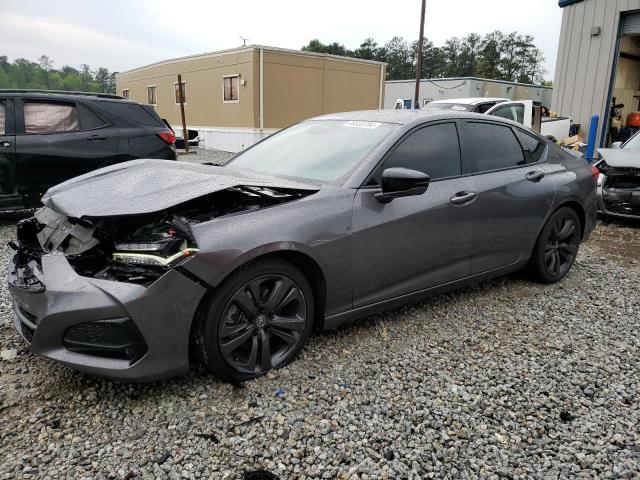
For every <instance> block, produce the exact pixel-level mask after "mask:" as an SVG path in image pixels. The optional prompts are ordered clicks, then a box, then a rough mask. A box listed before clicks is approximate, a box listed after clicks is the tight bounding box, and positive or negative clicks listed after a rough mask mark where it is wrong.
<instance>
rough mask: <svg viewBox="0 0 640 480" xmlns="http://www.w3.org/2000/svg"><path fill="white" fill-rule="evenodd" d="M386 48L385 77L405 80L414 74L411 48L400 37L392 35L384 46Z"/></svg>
mask: <svg viewBox="0 0 640 480" xmlns="http://www.w3.org/2000/svg"><path fill="white" fill-rule="evenodd" d="M384 48H385V50H386V62H387V79H388V80H406V79H409V78H412V77H413V76H414V74H415V65H414V63H413V61H412V58H411V49H410V48H409V45H408V44H407V41H406V40H405V39H404V38H402V37H393V38H392V39H391V40H389V42H387V43H386V44H385V46H384Z"/></svg>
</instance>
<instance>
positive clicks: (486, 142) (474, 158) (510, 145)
mask: <svg viewBox="0 0 640 480" xmlns="http://www.w3.org/2000/svg"><path fill="white" fill-rule="evenodd" d="M464 130H465V137H466V145H467V148H466V151H465V158H466V170H467V171H466V173H480V172H487V171H491V170H500V169H503V168H513V167H518V166H521V165H524V164H525V163H526V162H525V159H524V154H523V151H522V146H521V145H520V142H518V140H517V139H516V136H515V134H514V133H513V130H511V128H510V127H508V126H503V125H497V124H493V123H483V122H466V123H465V125H464Z"/></svg>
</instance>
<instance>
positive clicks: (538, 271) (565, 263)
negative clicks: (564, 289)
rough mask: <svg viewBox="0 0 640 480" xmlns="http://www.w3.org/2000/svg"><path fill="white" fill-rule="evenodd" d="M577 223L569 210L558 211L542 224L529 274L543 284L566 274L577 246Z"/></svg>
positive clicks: (578, 227) (574, 257) (572, 212)
mask: <svg viewBox="0 0 640 480" xmlns="http://www.w3.org/2000/svg"><path fill="white" fill-rule="evenodd" d="M580 238H581V228H580V219H579V218H578V215H577V214H576V212H575V211H574V210H573V209H572V208H569V207H562V208H560V209H558V210H557V211H556V212H555V213H554V214H553V215H552V216H551V218H549V220H548V221H547V223H546V224H545V226H544V228H543V229H542V232H541V233H540V236H539V237H538V241H537V242H536V245H535V247H534V249H533V254H532V256H531V261H530V263H529V270H530V271H531V272H532V273H533V274H534V275H535V276H536V278H537V279H538V280H540V281H542V282H544V283H555V282H558V281H560V280H562V278H564V276H565V275H566V274H567V273H569V270H571V267H572V266H573V263H574V262H575V260H576V256H577V255H578V248H579V246H580Z"/></svg>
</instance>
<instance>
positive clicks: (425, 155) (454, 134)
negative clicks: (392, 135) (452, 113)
mask: <svg viewBox="0 0 640 480" xmlns="http://www.w3.org/2000/svg"><path fill="white" fill-rule="evenodd" d="M461 163H462V162H461V158H460V143H459V140H458V130H457V128H456V125H455V123H440V124H437V125H429V126H426V127H423V128H421V129H419V130H417V131H415V132H413V133H411V134H410V135H409V136H408V137H406V138H405V139H404V140H403V141H402V143H401V144H400V145H398V146H397V147H396V149H395V150H394V151H393V152H392V153H391V155H389V156H388V157H387V159H386V160H385V161H384V163H383V164H382V166H380V167H378V170H377V171H376V173H375V175H374V177H373V178H372V179H371V181H370V182H368V184H369V185H380V181H381V178H382V172H383V171H384V170H385V169H387V168H396V167H402V168H409V169H411V170H417V171H419V172H423V173H426V174H427V175H429V176H430V177H431V179H432V180H438V179H440V178H447V177H456V176H459V175H460V174H461V173H462V165H461Z"/></svg>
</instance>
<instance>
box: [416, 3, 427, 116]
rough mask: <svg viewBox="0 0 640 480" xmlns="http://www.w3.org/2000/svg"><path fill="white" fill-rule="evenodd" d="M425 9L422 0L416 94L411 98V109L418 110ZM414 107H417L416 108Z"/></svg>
mask: <svg viewBox="0 0 640 480" xmlns="http://www.w3.org/2000/svg"><path fill="white" fill-rule="evenodd" d="M426 8H427V0H422V13H421V14H420V38H419V39H418V57H417V58H416V93H415V95H414V96H413V108H420V107H419V104H418V96H419V95H420V76H421V75H420V74H421V73H422V44H423V43H424V11H425V10H426ZM416 105H418V106H417V107H416Z"/></svg>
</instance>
